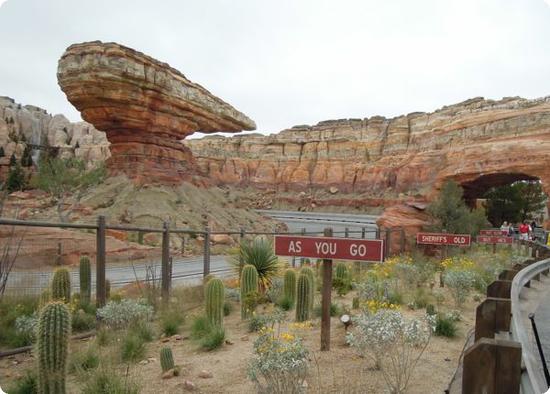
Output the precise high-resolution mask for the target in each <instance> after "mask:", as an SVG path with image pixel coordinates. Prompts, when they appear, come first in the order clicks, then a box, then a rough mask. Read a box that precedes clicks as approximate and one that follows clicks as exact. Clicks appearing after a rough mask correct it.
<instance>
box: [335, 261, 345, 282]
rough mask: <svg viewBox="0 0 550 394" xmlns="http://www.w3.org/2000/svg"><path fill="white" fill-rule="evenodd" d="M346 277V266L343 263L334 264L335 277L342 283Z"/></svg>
mask: <svg viewBox="0 0 550 394" xmlns="http://www.w3.org/2000/svg"><path fill="white" fill-rule="evenodd" d="M347 278H348V266H347V265H345V264H344V263H338V264H336V279H338V280H339V281H341V283H344V282H345V281H346V280H347Z"/></svg>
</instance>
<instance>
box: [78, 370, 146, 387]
mask: <svg viewBox="0 0 550 394" xmlns="http://www.w3.org/2000/svg"><path fill="white" fill-rule="evenodd" d="M138 393H139V386H138V385H137V384H136V383H135V382H134V381H133V380H132V379H131V378H129V377H128V376H124V375H122V374H117V373H113V366H111V365H108V364H106V365H100V367H99V368H96V369H95V370H93V371H92V373H91V374H90V375H89V376H88V377H87V379H86V381H85V383H84V386H83V387H82V394H138Z"/></svg>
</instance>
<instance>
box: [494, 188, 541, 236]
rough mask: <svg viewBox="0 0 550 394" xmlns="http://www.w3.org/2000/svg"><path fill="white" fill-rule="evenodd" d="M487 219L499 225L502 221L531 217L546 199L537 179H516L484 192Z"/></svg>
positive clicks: (516, 220) (513, 221) (517, 220)
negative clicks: (508, 183) (516, 180)
mask: <svg viewBox="0 0 550 394" xmlns="http://www.w3.org/2000/svg"><path fill="white" fill-rule="evenodd" d="M485 198H487V215H488V217H489V221H490V222H491V223H492V224H493V225H495V226H499V225H500V224H501V223H502V222H503V221H505V220H506V221H508V222H512V223H517V222H521V221H524V220H526V219H532V218H534V217H535V216H536V214H537V213H538V212H540V211H541V210H542V209H543V208H544V206H545V204H546V201H547V197H546V194H545V193H544V191H543V190H542V185H541V183H540V182H539V181H518V182H514V183H512V184H510V185H504V186H498V187H493V188H491V189H489V191H488V192H487V193H485Z"/></svg>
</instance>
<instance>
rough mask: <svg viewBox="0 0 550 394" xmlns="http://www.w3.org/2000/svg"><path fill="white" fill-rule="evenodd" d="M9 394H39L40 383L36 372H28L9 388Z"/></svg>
mask: <svg viewBox="0 0 550 394" xmlns="http://www.w3.org/2000/svg"><path fill="white" fill-rule="evenodd" d="M7 392H8V393H9V394H38V382H37V378H36V375H35V373H34V371H31V370H27V371H25V374H24V375H23V376H22V377H20V378H19V379H16V380H15V382H14V383H13V384H12V385H11V386H9V387H8V389H7Z"/></svg>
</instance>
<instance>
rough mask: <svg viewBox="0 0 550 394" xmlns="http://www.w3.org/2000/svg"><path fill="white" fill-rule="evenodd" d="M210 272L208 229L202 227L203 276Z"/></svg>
mask: <svg viewBox="0 0 550 394" xmlns="http://www.w3.org/2000/svg"><path fill="white" fill-rule="evenodd" d="M209 273H210V229H209V228H208V227H206V228H205V229H204V256H203V270H202V275H203V278H204V277H206V275H208V274H209Z"/></svg>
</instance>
